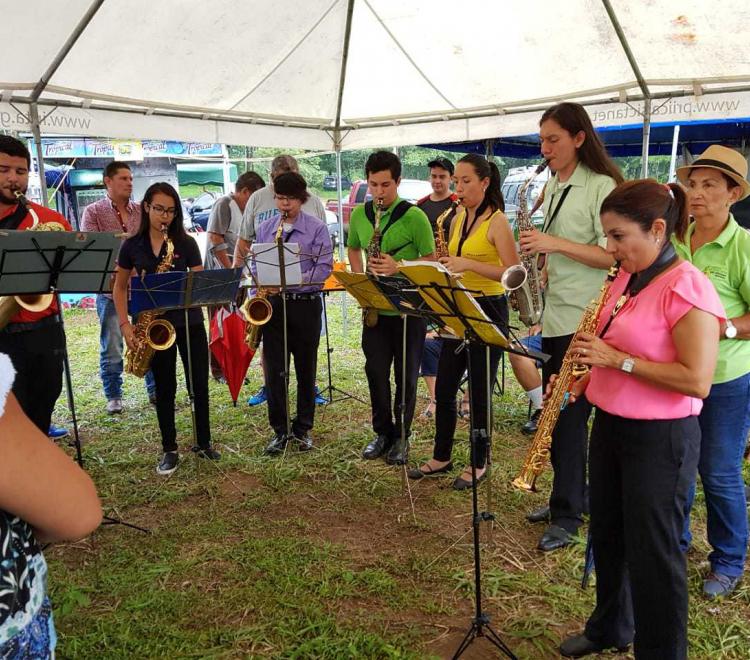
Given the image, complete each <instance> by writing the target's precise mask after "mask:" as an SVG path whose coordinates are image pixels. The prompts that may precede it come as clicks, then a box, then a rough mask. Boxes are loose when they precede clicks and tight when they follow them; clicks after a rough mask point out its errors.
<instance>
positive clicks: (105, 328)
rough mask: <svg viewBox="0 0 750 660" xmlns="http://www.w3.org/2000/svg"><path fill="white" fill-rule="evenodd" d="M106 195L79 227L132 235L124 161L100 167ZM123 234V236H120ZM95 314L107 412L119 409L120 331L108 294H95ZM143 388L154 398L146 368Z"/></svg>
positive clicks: (133, 212) (129, 177)
mask: <svg viewBox="0 0 750 660" xmlns="http://www.w3.org/2000/svg"><path fill="white" fill-rule="evenodd" d="M104 185H105V186H106V187H107V196H106V197H104V198H102V199H100V200H98V201H96V202H94V203H93V204H89V205H88V206H87V207H86V208H85V209H84V211H83V218H82V220H81V231H112V232H116V233H118V234H125V235H127V236H132V235H133V234H135V233H136V232H137V231H138V228H139V227H140V224H141V208H140V206H139V205H138V204H137V203H136V202H134V201H133V200H131V199H130V195H131V194H132V193H133V174H132V173H131V171H130V166H129V165H128V164H127V163H123V162H121V161H117V160H113V161H112V162H111V163H109V164H108V165H107V167H105V168H104ZM124 238H125V236H123V239H124ZM96 313H97V314H98V315H99V324H100V329H99V375H100V376H101V379H102V385H103V386H104V396H105V397H106V398H107V412H108V413H109V414H110V415H112V414H118V413H121V412H122V333H121V332H120V326H119V324H118V322H117V312H116V311H115V305H114V303H113V302H112V296H111V295H108V294H102V293H100V294H98V295H97V296H96ZM145 381H146V389H147V391H148V398H149V401H150V402H151V403H155V402H156V385H155V384H154V377H153V376H152V375H151V372H150V371H149V372H148V373H147V374H146V378H145Z"/></svg>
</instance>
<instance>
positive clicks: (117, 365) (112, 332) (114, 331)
mask: <svg viewBox="0 0 750 660" xmlns="http://www.w3.org/2000/svg"><path fill="white" fill-rule="evenodd" d="M96 313H97V315H98V316H99V375H100V376H101V379H102V385H103V386H104V396H105V397H106V399H107V401H111V400H112V399H122V332H120V324H119V322H118V321H117V311H116V310H115V304H114V302H113V301H112V298H109V297H107V296H104V295H102V294H99V295H97V296H96ZM144 380H145V381H146V391H147V392H148V395H149V396H152V395H155V394H156V385H155V384H154V376H153V374H152V373H151V372H150V371H149V372H147V373H146V377H145V379H144Z"/></svg>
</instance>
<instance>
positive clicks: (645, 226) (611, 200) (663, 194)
mask: <svg viewBox="0 0 750 660" xmlns="http://www.w3.org/2000/svg"><path fill="white" fill-rule="evenodd" d="M600 213H617V214H618V215H621V216H624V217H626V218H628V219H630V220H632V221H633V222H636V223H638V225H640V227H641V229H642V230H643V231H644V232H647V231H650V229H651V227H652V226H653V224H654V220H656V219H657V218H663V219H664V222H666V223H667V230H666V236H665V240H669V238H670V236H671V235H672V234H673V233H674V235H675V236H677V238H678V240H680V241H683V240H684V239H685V232H686V231H687V228H688V224H689V222H690V219H689V217H688V204H687V196H686V195H685V191H684V190H683V189H682V186H680V185H679V184H677V183H666V184H665V183H659V182H658V181H655V180H654V179H636V180H635V181H626V182H625V183H621V184H620V185H619V186H617V188H615V189H614V190H613V191H612V192H611V193H609V195H607V197H606V198H605V199H604V202H603V203H602V208H601V211H600Z"/></svg>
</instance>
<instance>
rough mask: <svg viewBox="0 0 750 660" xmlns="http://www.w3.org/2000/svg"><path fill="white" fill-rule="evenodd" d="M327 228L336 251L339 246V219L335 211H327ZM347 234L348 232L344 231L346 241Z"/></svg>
mask: <svg viewBox="0 0 750 660" xmlns="http://www.w3.org/2000/svg"><path fill="white" fill-rule="evenodd" d="M326 226H327V227H328V234H329V236H330V237H331V245H333V249H334V251H335V250H336V249H337V248H338V245H339V229H340V227H339V219H338V216H337V215H336V214H335V213H334V212H333V211H329V210H328V209H326ZM346 234H347V232H346V230H344V241H346ZM344 244H346V243H344Z"/></svg>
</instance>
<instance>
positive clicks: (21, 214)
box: [0, 202, 29, 231]
mask: <svg viewBox="0 0 750 660" xmlns="http://www.w3.org/2000/svg"><path fill="white" fill-rule="evenodd" d="M28 213H29V210H28V209H27V208H26V206H24V205H23V204H21V203H20V202H19V203H18V204H17V205H16V209H15V210H14V211H13V213H11V214H10V215H6V216H5V217H4V218H3V219H2V220H0V229H5V230H9V231H13V230H15V229H18V228H19V227H20V226H21V223H22V222H23V221H24V219H25V218H26V216H27V215H28Z"/></svg>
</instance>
